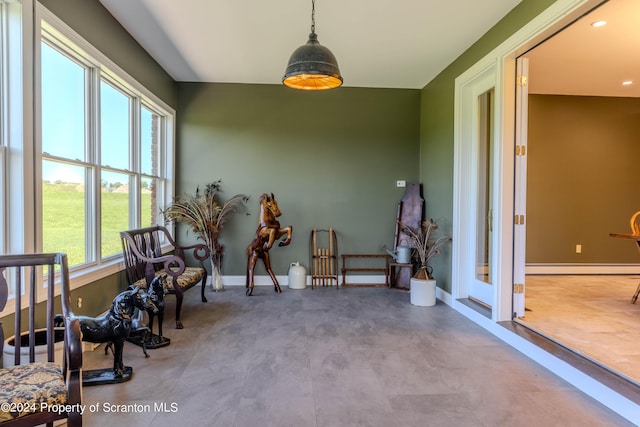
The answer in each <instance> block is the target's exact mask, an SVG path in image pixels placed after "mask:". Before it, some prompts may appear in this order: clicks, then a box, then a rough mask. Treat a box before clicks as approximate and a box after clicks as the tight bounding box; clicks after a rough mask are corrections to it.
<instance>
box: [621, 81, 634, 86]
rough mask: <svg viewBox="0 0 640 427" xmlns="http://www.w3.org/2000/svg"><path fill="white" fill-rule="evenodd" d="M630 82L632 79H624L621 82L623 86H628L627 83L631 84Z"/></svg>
mask: <svg viewBox="0 0 640 427" xmlns="http://www.w3.org/2000/svg"><path fill="white" fill-rule="evenodd" d="M632 84H633V80H626V81H624V82H622V85H623V86H629V85H632Z"/></svg>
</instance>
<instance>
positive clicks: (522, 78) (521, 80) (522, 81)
mask: <svg viewBox="0 0 640 427" xmlns="http://www.w3.org/2000/svg"><path fill="white" fill-rule="evenodd" d="M526 85H527V76H520V77H519V78H518V86H526Z"/></svg>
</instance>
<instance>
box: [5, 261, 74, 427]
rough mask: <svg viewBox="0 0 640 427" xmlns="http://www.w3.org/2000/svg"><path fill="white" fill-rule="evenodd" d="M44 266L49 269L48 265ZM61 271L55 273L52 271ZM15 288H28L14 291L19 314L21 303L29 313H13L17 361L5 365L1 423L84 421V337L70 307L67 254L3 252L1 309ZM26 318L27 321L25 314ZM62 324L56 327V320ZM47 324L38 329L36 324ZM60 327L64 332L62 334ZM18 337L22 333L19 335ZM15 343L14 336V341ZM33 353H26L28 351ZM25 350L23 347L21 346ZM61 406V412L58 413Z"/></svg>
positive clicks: (29, 423) (15, 304)
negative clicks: (42, 295)
mask: <svg viewBox="0 0 640 427" xmlns="http://www.w3.org/2000/svg"><path fill="white" fill-rule="evenodd" d="M43 266H44V268H43ZM54 271H55V272H56V273H55V274H51V272H54ZM43 274H44V275H45V276H44V277H45V280H46V282H45V283H46V285H47V288H46V301H44V302H42V303H37V301H36V295H37V291H38V289H37V288H38V287H41V286H42V285H41V283H42V282H41V277H42V275H43ZM56 276H57V277H59V281H60V288H61V289H62V296H61V297H60V300H61V305H62V315H56V313H55V310H58V309H57V308H55V309H54V302H55V303H56V304H55V307H59V306H58V305H57V302H58V301H57V298H55V297H54V290H55V289H56V288H57V287H58V285H57V284H56V283H55V282H54V278H55V277H56ZM10 289H12V290H13V289H23V292H24V295H22V294H21V293H20V292H17V293H15V294H14V295H13V301H12V302H13V303H14V307H15V311H14V313H16V314H20V312H21V311H23V310H21V308H22V307H25V306H26V308H24V311H23V313H26V316H20V315H17V316H13V317H14V323H15V325H14V328H13V330H14V331H17V333H15V334H14V339H13V343H14V357H13V360H12V361H11V362H12V363H7V365H9V364H11V365H12V366H3V367H2V369H0V402H2V403H3V405H2V408H1V409H0V425H1V426H3V427H4V426H14V425H15V426H33V425H40V424H45V423H49V425H53V421H56V420H61V419H65V418H66V419H67V425H68V426H71V427H74V426H81V425H82V415H81V411H82V409H81V405H82V342H81V333H80V322H79V321H78V319H76V318H75V317H74V315H73V313H72V312H71V309H70V306H71V293H70V290H69V270H68V267H67V256H66V255H65V254H61V253H57V254H31V255H4V256H0V311H2V310H4V309H5V306H6V305H7V301H8V297H9V295H10V293H9V290H10ZM25 300H26V301H25ZM23 317H27V319H28V320H27V322H25V323H26V325H25V324H23V322H22V320H23V319H22V318H23ZM57 319H61V320H62V326H61V327H60V328H61V329H60V328H56V327H55V325H54V323H55V320H57ZM42 324H44V328H42V329H36V327H38V328H40V326H43V325H42ZM59 332H61V333H62V334H63V335H64V336H63V337H61V336H60V334H59ZM15 337H19V338H18V339H15ZM60 340H62V342H63V344H62V352H61V353H62V354H61V355H58V359H57V360H56V357H55V356H56V355H55V348H56V346H55V344H56V341H58V342H60ZM9 343H11V340H9ZM27 349H28V351H27V352H26V353H28V354H22V353H24V350H27ZM3 350H4V331H3V328H2V324H1V323H0V352H3ZM21 350H22V351H21ZM59 409H62V411H60V412H58V410H59Z"/></svg>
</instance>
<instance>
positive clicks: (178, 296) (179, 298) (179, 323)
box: [176, 292, 184, 329]
mask: <svg viewBox="0 0 640 427" xmlns="http://www.w3.org/2000/svg"><path fill="white" fill-rule="evenodd" d="M182 299H183V296H182V294H181V293H179V292H176V329H182V328H184V326H183V325H182V321H181V320H180V311H181V310H182Z"/></svg>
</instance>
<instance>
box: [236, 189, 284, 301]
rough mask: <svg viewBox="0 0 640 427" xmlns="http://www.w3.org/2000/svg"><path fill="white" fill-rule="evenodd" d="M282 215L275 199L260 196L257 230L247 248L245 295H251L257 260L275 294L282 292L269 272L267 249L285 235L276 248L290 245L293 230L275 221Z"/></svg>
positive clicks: (269, 196) (269, 264)
mask: <svg viewBox="0 0 640 427" xmlns="http://www.w3.org/2000/svg"><path fill="white" fill-rule="evenodd" d="M280 215H282V212H280V208H279V207H278V202H277V201H276V198H275V197H274V196H273V193H271V195H269V194H266V193H265V194H263V195H262V196H260V219H259V220H258V230H257V231H256V235H255V237H254V238H253V240H252V241H251V244H250V245H249V247H247V256H248V260H247V282H246V286H247V295H249V296H250V295H251V294H252V293H253V280H254V271H255V268H256V262H257V261H258V258H260V259H262V262H264V266H265V268H266V269H267V273H269V276H271V280H273V285H274V287H275V291H276V292H282V291H281V290H280V285H279V284H278V279H276V275H275V274H273V270H271V260H270V258H269V249H271V247H272V246H273V244H274V243H275V241H276V240H278V239H280V238H281V237H282V236H284V235H285V234H286V235H287V237H286V238H285V239H284V240H282V241H281V242H280V243H278V246H286V245H288V244H289V243H291V233H292V232H293V228H292V227H291V226H288V227H284V228H280V223H279V222H278V221H277V220H276V218H277V217H279V216H280Z"/></svg>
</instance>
